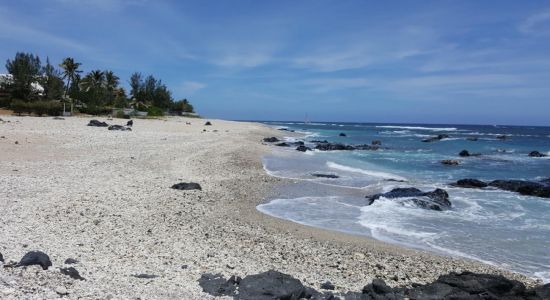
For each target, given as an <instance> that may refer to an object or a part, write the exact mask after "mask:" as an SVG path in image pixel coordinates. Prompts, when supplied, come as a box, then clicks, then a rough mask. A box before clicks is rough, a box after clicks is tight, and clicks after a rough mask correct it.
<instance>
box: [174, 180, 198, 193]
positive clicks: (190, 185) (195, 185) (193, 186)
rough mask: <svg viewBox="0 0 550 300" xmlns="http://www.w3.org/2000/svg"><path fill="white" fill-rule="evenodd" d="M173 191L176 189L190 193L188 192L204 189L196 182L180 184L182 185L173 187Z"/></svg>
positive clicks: (178, 184)
mask: <svg viewBox="0 0 550 300" xmlns="http://www.w3.org/2000/svg"><path fill="white" fill-rule="evenodd" d="M172 188H173V189H176V190H183V191H188V190H202V187H201V185H200V184H198V183H195V182H180V183H176V184H174V185H173V186H172Z"/></svg>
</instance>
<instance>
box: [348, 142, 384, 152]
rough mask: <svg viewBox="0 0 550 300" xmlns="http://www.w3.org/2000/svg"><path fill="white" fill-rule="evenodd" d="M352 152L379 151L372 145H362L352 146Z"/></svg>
mask: <svg viewBox="0 0 550 300" xmlns="http://www.w3.org/2000/svg"><path fill="white" fill-rule="evenodd" d="M353 148H354V149H353V150H371V151H376V150H378V149H380V147H379V146H373V145H367V144H363V145H355V146H353Z"/></svg>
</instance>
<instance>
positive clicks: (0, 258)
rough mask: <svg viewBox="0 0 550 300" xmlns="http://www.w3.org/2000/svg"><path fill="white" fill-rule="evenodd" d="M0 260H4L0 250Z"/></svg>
mask: <svg viewBox="0 0 550 300" xmlns="http://www.w3.org/2000/svg"><path fill="white" fill-rule="evenodd" d="M0 262H4V256H2V252H0Z"/></svg>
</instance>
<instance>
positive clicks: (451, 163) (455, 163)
mask: <svg viewBox="0 0 550 300" xmlns="http://www.w3.org/2000/svg"><path fill="white" fill-rule="evenodd" d="M441 163H442V164H444V165H449V166H458V165H459V164H460V162H459V161H458V160H455V159H445V160H442V161H441Z"/></svg>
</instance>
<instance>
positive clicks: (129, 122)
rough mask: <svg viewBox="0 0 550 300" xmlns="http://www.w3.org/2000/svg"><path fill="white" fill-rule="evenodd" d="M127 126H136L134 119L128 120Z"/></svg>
mask: <svg viewBox="0 0 550 300" xmlns="http://www.w3.org/2000/svg"><path fill="white" fill-rule="evenodd" d="M126 126H128V127H132V126H134V120H130V121H128V122H126Z"/></svg>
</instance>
